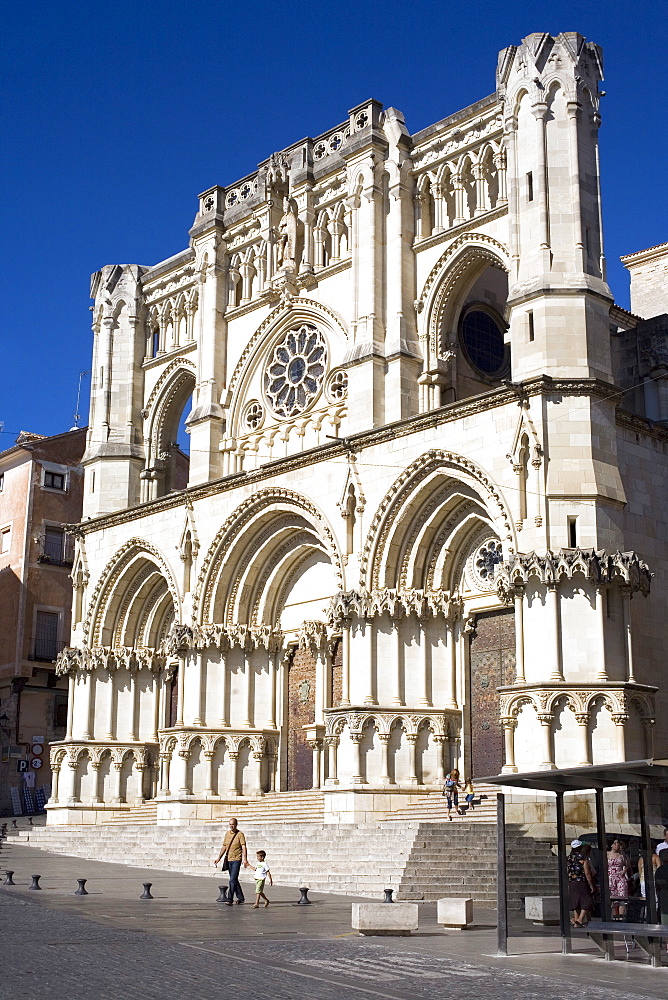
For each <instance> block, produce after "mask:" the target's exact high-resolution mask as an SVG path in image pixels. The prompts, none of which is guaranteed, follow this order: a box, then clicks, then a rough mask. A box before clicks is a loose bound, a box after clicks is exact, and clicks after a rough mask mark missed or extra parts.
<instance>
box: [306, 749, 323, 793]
mask: <svg viewBox="0 0 668 1000" xmlns="http://www.w3.org/2000/svg"><path fill="white" fill-rule="evenodd" d="M308 745H309V746H310V748H311V752H312V754H313V765H312V770H313V778H312V781H311V787H312V788H320V750H321V748H322V741H321V740H309V741H308Z"/></svg>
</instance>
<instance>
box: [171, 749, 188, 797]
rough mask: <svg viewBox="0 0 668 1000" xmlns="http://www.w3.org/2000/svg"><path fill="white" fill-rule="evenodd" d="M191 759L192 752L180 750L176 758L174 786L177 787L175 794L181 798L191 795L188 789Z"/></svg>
mask: <svg viewBox="0 0 668 1000" xmlns="http://www.w3.org/2000/svg"><path fill="white" fill-rule="evenodd" d="M189 759H190V750H185V749H184V750H179V751H178V752H177V754H176V757H175V758H174V764H176V767H175V769H174V770H175V774H174V781H173V784H174V786H175V794H176V795H177V796H178V797H179V798H181V797H182V796H184V795H190V788H189V787H188V760H189Z"/></svg>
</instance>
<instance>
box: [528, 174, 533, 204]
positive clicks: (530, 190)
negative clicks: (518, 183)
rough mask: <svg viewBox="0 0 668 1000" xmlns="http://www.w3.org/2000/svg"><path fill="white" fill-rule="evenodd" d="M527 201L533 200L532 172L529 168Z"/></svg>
mask: <svg viewBox="0 0 668 1000" xmlns="http://www.w3.org/2000/svg"><path fill="white" fill-rule="evenodd" d="M527 201H533V173H532V171H531V170H530V171H529V172H528V174H527Z"/></svg>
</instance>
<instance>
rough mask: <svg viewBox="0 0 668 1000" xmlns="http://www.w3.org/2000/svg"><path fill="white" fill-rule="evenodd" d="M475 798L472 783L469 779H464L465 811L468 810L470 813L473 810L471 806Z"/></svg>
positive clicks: (473, 807)
mask: <svg viewBox="0 0 668 1000" xmlns="http://www.w3.org/2000/svg"><path fill="white" fill-rule="evenodd" d="M474 797H475V792H474V791H473V782H472V781H471V779H470V778H465V783H464V799H465V801H466V810H467V812H468V810H469V809H470V811H471V812H473V810H474V809H475V806H474V804H473V799H474Z"/></svg>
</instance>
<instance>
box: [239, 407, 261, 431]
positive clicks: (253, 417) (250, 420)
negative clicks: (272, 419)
mask: <svg viewBox="0 0 668 1000" xmlns="http://www.w3.org/2000/svg"><path fill="white" fill-rule="evenodd" d="M263 420H264V410H263V408H262V406H261V404H260V403H258V401H257V400H256V399H253V400H251V402H250V403H248V404H247V406H246V409H245V410H244V416H243V422H244V424H245V425H246V427H247V428H248V430H249V431H256V430H257V429H258V427H260V426H261V424H262V421H263Z"/></svg>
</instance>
